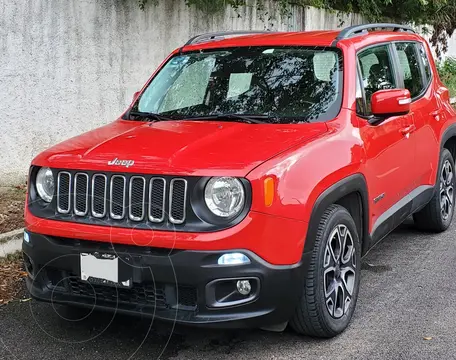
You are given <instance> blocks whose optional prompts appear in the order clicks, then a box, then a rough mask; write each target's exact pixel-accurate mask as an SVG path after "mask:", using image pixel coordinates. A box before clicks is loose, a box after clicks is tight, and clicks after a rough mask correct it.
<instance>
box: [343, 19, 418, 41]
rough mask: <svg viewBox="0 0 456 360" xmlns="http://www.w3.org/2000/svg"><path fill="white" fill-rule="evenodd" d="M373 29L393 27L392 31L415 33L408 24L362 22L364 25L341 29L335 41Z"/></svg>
mask: <svg viewBox="0 0 456 360" xmlns="http://www.w3.org/2000/svg"><path fill="white" fill-rule="evenodd" d="M373 29H393V31H408V32H412V33H415V30H413V29H412V28H411V27H410V26H407V25H400V24H389V23H378V24H364V25H355V26H350V27H348V28H346V29H343V30H342V31H341V32H340V33H339V35H337V37H336V41H338V40H342V39H348V38H349V37H352V36H354V35H360V34H365V33H367V32H369V31H368V30H373Z"/></svg>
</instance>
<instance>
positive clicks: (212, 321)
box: [23, 233, 310, 328]
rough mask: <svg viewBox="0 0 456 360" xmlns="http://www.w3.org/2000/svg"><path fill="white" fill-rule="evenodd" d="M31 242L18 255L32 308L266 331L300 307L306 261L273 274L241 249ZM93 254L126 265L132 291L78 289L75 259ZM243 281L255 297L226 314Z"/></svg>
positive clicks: (33, 237) (35, 237)
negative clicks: (231, 256) (42, 304)
mask: <svg viewBox="0 0 456 360" xmlns="http://www.w3.org/2000/svg"><path fill="white" fill-rule="evenodd" d="M29 238H30V241H29V242H28V243H26V242H24V243H23V252H24V253H25V255H26V258H28V259H31V262H32V264H33V277H34V279H32V278H31V277H29V278H28V279H27V288H28V290H29V292H30V294H31V296H32V297H33V298H35V299H37V300H42V301H46V302H54V303H62V304H72V305H78V306H84V307H90V308H98V309H104V310H110V311H117V312H121V313H131V314H141V315H146V316H152V317H154V318H156V319H161V320H167V321H173V322H177V323H183V324H193V325H204V326H214V327H226V328H228V327H265V326H269V325H275V324H279V323H283V322H285V321H287V320H288V319H289V318H290V317H291V316H292V313H293V311H294V309H295V307H296V304H297V302H298V301H299V299H300V296H301V290H302V287H303V284H304V277H305V275H306V271H307V264H308V261H309V256H310V253H309V254H304V255H303V258H302V260H301V261H300V262H299V263H298V264H295V265H290V266H283V265H281V266H276V265H271V264H269V263H267V262H266V261H264V260H263V259H261V258H260V257H258V256H257V255H255V254H254V253H253V252H251V251H248V250H242V249H241V250H232V251H190V250H169V249H160V248H151V247H139V246H131V245H118V244H109V243H103V242H94V241H83V240H75V239H68V238H59V237H52V236H46V235H40V234H36V233H29ZM96 252H98V253H103V254H116V255H117V256H118V257H119V259H121V260H125V263H124V265H122V268H123V269H125V271H126V273H128V276H129V277H130V278H131V279H132V281H133V287H132V288H129V289H124V288H116V287H109V286H105V285H94V284H89V283H86V282H83V281H81V279H80V254H81V253H96ZM227 252H242V253H244V254H245V255H247V256H248V257H249V259H250V264H245V265H236V266H221V265H218V264H217V260H218V258H219V257H220V256H221V255H222V254H224V253H227ZM119 271H120V270H119ZM130 275H131V276H130ZM242 279H248V280H250V281H251V284H252V293H251V294H250V295H249V296H247V297H245V298H243V297H242V296H240V295H239V296H240V301H239V302H238V303H231V304H232V305H229V306H227V304H228V303H227V302H225V303H224V302H223V301H222V299H223V298H224V295H225V294H226V293H228V292H230V291H231V290H235V284H236V282H237V280H242ZM220 280H221V281H220ZM252 294H253V295H252ZM238 300H239V299H238ZM244 301H245V302H244Z"/></svg>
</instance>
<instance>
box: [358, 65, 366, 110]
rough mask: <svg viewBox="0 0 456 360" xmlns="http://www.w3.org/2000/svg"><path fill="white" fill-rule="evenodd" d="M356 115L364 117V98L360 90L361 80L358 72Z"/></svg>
mask: <svg viewBox="0 0 456 360" xmlns="http://www.w3.org/2000/svg"><path fill="white" fill-rule="evenodd" d="M356 113H357V114H359V115H366V112H365V111H364V98H363V90H362V89H361V79H360V77H359V72H358V71H357V72H356Z"/></svg>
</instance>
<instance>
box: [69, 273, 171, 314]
mask: <svg viewBox="0 0 456 360" xmlns="http://www.w3.org/2000/svg"><path fill="white" fill-rule="evenodd" d="M68 281H69V285H70V290H71V293H72V294H73V295H77V296H83V297H87V298H92V299H95V300H96V301H108V302H115V303H117V302H119V303H131V304H139V305H150V306H154V307H156V308H166V307H167V302H166V296H165V287H164V286H163V285H159V284H157V285H155V286H154V284H153V283H151V284H143V285H140V284H134V286H133V287H132V288H131V289H124V288H119V287H109V286H103V285H96V284H91V283H86V282H83V281H81V280H80V279H79V278H78V277H77V276H70V277H69V278H68Z"/></svg>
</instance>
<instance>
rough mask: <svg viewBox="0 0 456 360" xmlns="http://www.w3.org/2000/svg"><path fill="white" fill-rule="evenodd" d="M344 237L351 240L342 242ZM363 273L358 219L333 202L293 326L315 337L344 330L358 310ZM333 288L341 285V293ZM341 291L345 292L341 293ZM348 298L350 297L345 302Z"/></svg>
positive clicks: (323, 220)
mask: <svg viewBox="0 0 456 360" xmlns="http://www.w3.org/2000/svg"><path fill="white" fill-rule="evenodd" d="M339 238H342V241H341V242H339V249H341V248H343V249H344V251H340V250H339V251H338V250H337V246H336V244H337V243H338V242H337V239H339ZM344 238H346V239H347V241H346V242H345V245H341V243H342V244H343V239H344ZM350 239H351V241H350ZM350 242H351V245H350V244H349V243H350ZM350 247H351V248H350ZM349 248H350V249H349ZM331 249H333V252H331ZM332 253H334V254H335V255H336V256H332ZM337 253H339V256H337ZM344 259H345V260H344ZM347 259H348V260H347ZM360 276H361V246H360V242H359V237H358V233H357V230H356V226H355V222H354V221H353V218H352V217H351V215H350V213H349V212H348V211H347V210H346V209H345V208H344V207H342V206H339V205H331V206H330V207H328V209H326V211H325V212H324V214H323V216H322V218H321V220H320V224H319V227H318V232H317V237H316V239H315V245H314V249H313V253H312V258H311V262H310V264H309V270H308V273H307V277H306V279H305V280H304V282H305V283H304V284H303V286H304V289H303V294H302V297H301V299H300V301H299V303H298V306H297V308H296V310H295V313H294V315H293V317H292V319H291V320H290V326H291V327H292V328H293V329H294V330H295V331H296V332H297V333H299V334H302V335H308V336H313V337H322V338H330V337H334V336H336V335H338V334H340V333H341V332H343V331H344V330H345V329H346V328H347V326H348V324H349V323H350V320H351V318H352V316H353V313H354V311H355V307H356V301H357V299H358V292H359V282H360ZM343 278H345V283H344V281H343ZM330 284H332V285H333V286H330ZM334 285H337V286H334ZM332 288H334V289H336V288H337V293H336V292H335V291H331V289H332ZM341 289H343V292H342V291H341ZM326 290H328V291H326ZM350 290H351V298H350V296H349V295H350ZM341 293H342V294H344V296H338V295H340V294H341ZM328 294H329V296H327V295H328ZM344 298H347V299H348V298H350V301H349V302H348V303H346V302H345V301H344V302H342V303H341V302H340V301H341V300H343V299H344ZM334 299H339V301H335V300H334ZM331 303H332V306H331ZM343 304H345V305H343ZM335 305H336V306H335Z"/></svg>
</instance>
